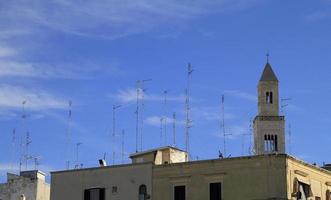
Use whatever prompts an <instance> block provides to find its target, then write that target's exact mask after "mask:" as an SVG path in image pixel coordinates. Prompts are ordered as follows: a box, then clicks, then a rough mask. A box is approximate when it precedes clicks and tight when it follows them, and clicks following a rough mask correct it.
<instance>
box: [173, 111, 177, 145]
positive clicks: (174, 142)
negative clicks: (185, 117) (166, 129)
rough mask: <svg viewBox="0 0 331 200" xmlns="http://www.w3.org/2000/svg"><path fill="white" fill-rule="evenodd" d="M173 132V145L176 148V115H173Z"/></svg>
mask: <svg viewBox="0 0 331 200" xmlns="http://www.w3.org/2000/svg"><path fill="white" fill-rule="evenodd" d="M172 131H173V143H172V145H173V146H174V147H176V113H175V112H174V113H172Z"/></svg>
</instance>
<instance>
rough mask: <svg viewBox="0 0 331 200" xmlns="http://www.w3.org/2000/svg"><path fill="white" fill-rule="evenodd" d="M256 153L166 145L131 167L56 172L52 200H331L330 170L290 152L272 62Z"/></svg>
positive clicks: (261, 93) (261, 92)
mask: <svg viewBox="0 0 331 200" xmlns="http://www.w3.org/2000/svg"><path fill="white" fill-rule="evenodd" d="M254 143H255V155H253V156H246V157H235V158H223V157H220V158H219V159H213V160H201V161H189V160H188V154H187V152H185V151H182V150H180V149H177V148H174V147H170V146H168V147H162V148H157V149H152V150H149V151H144V152H139V153H135V154H132V155H131V156H130V158H131V159H132V164H128V165H117V166H104V165H101V166H100V167H96V168H89V169H79V170H68V171H59V172H53V173H52V181H51V186H52V191H51V200H135V199H137V200H147V199H152V200H331V194H330V190H331V171H328V170H327V169H329V168H328V166H327V165H326V166H325V168H324V169H323V168H320V167H318V166H316V165H311V164H308V163H305V162H303V161H301V160H298V159H296V158H294V157H292V156H289V155H286V154H285V119H284V116H280V115H279V90H278V79H277V77H276V75H275V73H274V72H273V70H272V68H271V65H270V64H269V62H268V63H267V64H266V66H265V69H264V71H263V73H262V76H261V79H260V81H259V85H258V115H257V116H256V118H255V120H254Z"/></svg>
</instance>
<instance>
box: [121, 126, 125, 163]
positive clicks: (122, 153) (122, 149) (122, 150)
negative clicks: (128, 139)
mask: <svg viewBox="0 0 331 200" xmlns="http://www.w3.org/2000/svg"><path fill="white" fill-rule="evenodd" d="M124 137H125V131H124V129H123V130H122V148H121V156H122V164H123V163H124Z"/></svg>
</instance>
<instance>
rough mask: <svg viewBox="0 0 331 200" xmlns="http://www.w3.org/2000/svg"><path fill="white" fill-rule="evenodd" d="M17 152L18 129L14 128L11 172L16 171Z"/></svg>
mask: <svg viewBox="0 0 331 200" xmlns="http://www.w3.org/2000/svg"><path fill="white" fill-rule="evenodd" d="M15 150H16V129H15V128H13V132H12V163H11V167H10V168H11V170H14V162H15V152H16V151H15Z"/></svg>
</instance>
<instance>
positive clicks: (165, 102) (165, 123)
mask: <svg viewBox="0 0 331 200" xmlns="http://www.w3.org/2000/svg"><path fill="white" fill-rule="evenodd" d="M163 94H164V116H163V119H164V142H165V145H167V114H168V113H167V95H168V90H164V91H163Z"/></svg>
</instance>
